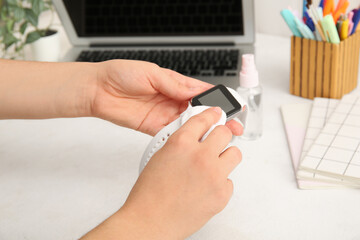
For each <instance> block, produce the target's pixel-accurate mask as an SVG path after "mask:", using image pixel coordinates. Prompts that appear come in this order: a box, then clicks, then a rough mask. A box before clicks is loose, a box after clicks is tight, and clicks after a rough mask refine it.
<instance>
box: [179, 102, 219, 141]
mask: <svg viewBox="0 0 360 240" xmlns="http://www.w3.org/2000/svg"><path fill="white" fill-rule="evenodd" d="M221 112H222V110H221V108H219V107H213V108H209V109H206V110H205V111H203V112H202V113H200V114H198V115H195V116H193V117H191V118H190V119H189V120H188V121H187V122H186V123H185V124H184V125H183V126H182V127H181V128H180V129H179V131H178V133H181V132H189V133H190V134H191V135H192V136H194V137H196V139H197V140H200V139H201V138H202V136H204V134H205V133H206V132H207V131H208V130H209V129H210V127H211V126H212V125H213V124H215V123H217V122H218V121H219V119H220V117H221Z"/></svg>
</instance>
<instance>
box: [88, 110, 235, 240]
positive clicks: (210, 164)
mask: <svg viewBox="0 0 360 240" xmlns="http://www.w3.org/2000/svg"><path fill="white" fill-rule="evenodd" d="M220 116H221V109H220V108H210V109H208V110H206V111H204V112H202V113H200V114H198V115H196V116H194V117H192V118H190V119H189V120H188V121H187V122H186V123H185V124H184V125H183V126H182V127H181V128H180V129H179V130H178V131H176V132H175V133H174V134H173V135H172V136H171V137H170V138H169V140H168V141H167V143H166V144H165V145H164V147H163V148H161V149H160V150H159V151H158V152H157V153H156V154H155V155H154V156H153V157H152V159H151V160H150V161H149V163H148V164H147V166H146V167H145V168H144V170H143V172H142V173H141V175H140V177H139V179H138V180H137V182H136V184H135V186H134V187H133V189H132V191H131V192H130V195H129V197H128V199H127V200H126V202H125V204H124V206H123V207H122V208H121V209H120V210H119V211H118V212H117V213H115V214H114V215H113V216H112V217H110V218H109V219H108V220H106V221H105V222H104V223H103V224H101V225H100V226H99V227H97V228H96V229H94V230H93V231H92V232H90V233H89V234H88V235H87V236H86V237H88V239H92V238H90V237H94V239H97V238H96V237H98V238H99V239H167V240H169V239H184V238H186V237H188V236H189V235H191V234H193V233H194V232H196V231H197V230H199V229H200V228H201V227H202V226H203V225H204V224H205V223H206V222H207V221H208V220H210V218H211V217H213V216H214V215H215V214H217V213H219V212H220V211H221V210H222V209H224V207H225V206H226V204H227V203H228V201H229V199H230V197H231V195H232V192H233V183H232V181H231V180H229V179H228V176H229V174H230V173H231V172H232V171H233V169H234V168H235V167H236V166H237V165H238V164H239V163H240V161H241V152H240V150H239V149H238V148H236V147H230V148H228V149H226V151H224V152H223V150H224V148H225V147H226V146H227V145H228V144H229V142H230V141H231V138H232V133H231V130H230V129H229V128H228V127H226V126H217V127H216V128H215V129H214V130H213V131H212V132H211V133H210V135H209V136H208V137H207V138H206V139H205V140H204V141H203V142H199V140H200V139H201V137H202V136H203V135H204V134H205V133H206V132H207V131H208V130H209V129H210V127H211V126H212V125H213V124H215V123H216V122H217V121H218V120H219V119H220ZM114 231H115V232H114ZM104 234H105V235H104ZM106 234H111V235H106ZM107 236H111V237H109V238H107Z"/></svg>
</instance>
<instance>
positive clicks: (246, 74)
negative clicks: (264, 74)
mask: <svg viewBox="0 0 360 240" xmlns="http://www.w3.org/2000/svg"><path fill="white" fill-rule="evenodd" d="M257 85H259V74H258V71H257V70H256V66H255V57H254V54H244V55H242V66H241V72H240V86H241V87H245V88H252V87H256V86H257Z"/></svg>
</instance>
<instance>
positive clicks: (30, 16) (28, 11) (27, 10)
mask: <svg viewBox="0 0 360 240" xmlns="http://www.w3.org/2000/svg"><path fill="white" fill-rule="evenodd" d="M25 15H26V19H27V20H28V21H29V22H30V23H31V24H32V25H33V26H34V27H37V25H38V19H39V16H37V15H36V14H35V13H34V11H33V10H32V9H30V8H25Z"/></svg>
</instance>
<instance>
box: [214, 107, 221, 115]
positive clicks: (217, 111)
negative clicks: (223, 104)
mask: <svg viewBox="0 0 360 240" xmlns="http://www.w3.org/2000/svg"><path fill="white" fill-rule="evenodd" d="M212 109H213V110H214V111H215V112H216V113H219V114H220V113H221V112H222V110H221V108H219V107H214V108H212Z"/></svg>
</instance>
